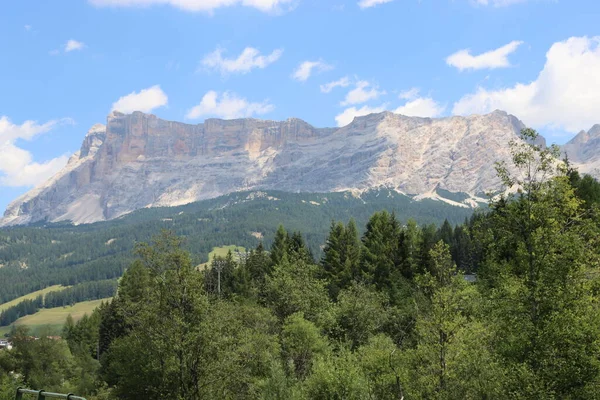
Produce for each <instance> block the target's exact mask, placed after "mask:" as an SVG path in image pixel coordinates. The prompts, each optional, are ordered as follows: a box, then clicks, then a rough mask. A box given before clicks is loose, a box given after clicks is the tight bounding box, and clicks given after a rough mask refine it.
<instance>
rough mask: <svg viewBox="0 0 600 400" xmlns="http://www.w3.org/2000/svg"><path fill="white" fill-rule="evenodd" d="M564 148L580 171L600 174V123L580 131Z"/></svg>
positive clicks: (595, 174)
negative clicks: (587, 129)
mask: <svg viewBox="0 0 600 400" xmlns="http://www.w3.org/2000/svg"><path fill="white" fill-rule="evenodd" d="M562 149H563V151H564V152H566V153H567V155H568V156H569V159H570V160H571V161H572V162H573V164H574V165H575V166H576V167H577V168H578V169H579V171H580V172H585V173H588V174H590V175H594V176H596V177H598V176H600V124H596V125H594V126H593V127H592V128H591V129H590V130H589V131H587V132H586V131H581V132H579V133H578V134H577V136H575V137H574V138H573V139H571V140H570V141H569V142H568V143H567V144H565V145H564V146H563V148H562Z"/></svg>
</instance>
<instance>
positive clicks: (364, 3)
mask: <svg viewBox="0 0 600 400" xmlns="http://www.w3.org/2000/svg"><path fill="white" fill-rule="evenodd" d="M392 1H394V0H360V1H359V2H358V6H359V7H360V8H362V9H365V8H370V7H375V6H376V5H379V4H385V3H390V2H392Z"/></svg>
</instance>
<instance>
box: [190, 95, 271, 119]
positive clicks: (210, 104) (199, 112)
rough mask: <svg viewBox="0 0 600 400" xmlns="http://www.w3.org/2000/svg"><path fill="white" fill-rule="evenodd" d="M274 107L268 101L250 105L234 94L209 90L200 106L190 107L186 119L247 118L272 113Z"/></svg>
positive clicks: (250, 103)
mask: <svg viewBox="0 0 600 400" xmlns="http://www.w3.org/2000/svg"><path fill="white" fill-rule="evenodd" d="M274 109H275V107H274V106H273V105H272V104H270V103H269V102H268V101H266V100H265V101H263V102H260V103H252V102H249V101H248V100H246V99H245V98H243V97H240V96H238V95H237V94H235V93H231V92H225V93H223V94H222V95H219V93H217V92H215V91H214V90H211V91H209V92H207V93H206V94H205V95H204V97H202V101H200V104H198V105H196V106H194V107H192V108H191V109H190V110H189V111H188V112H187V114H186V116H185V117H186V118H188V119H197V118H201V117H207V116H211V117H218V118H224V119H235V118H247V117H252V116H254V115H262V114H266V113H269V112H271V111H273V110H274Z"/></svg>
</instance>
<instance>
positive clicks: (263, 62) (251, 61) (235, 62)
mask: <svg viewBox="0 0 600 400" xmlns="http://www.w3.org/2000/svg"><path fill="white" fill-rule="evenodd" d="M223 53H224V50H223V49H217V50H215V51H213V52H212V53H210V54H208V55H206V56H205V57H204V59H203V60H202V65H203V66H204V67H205V68H207V69H209V70H215V71H219V72H220V73H221V74H223V75H227V74H233V73H239V74H246V73H248V72H250V71H251V70H253V69H254V68H266V67H267V66H268V65H269V64H272V63H274V62H275V61H277V60H278V59H279V57H281V54H283V50H282V49H276V50H273V52H272V53H271V54H269V55H266V56H263V55H261V54H260V51H258V50H257V49H255V48H253V47H246V48H245V49H244V51H242V53H241V54H240V55H239V56H238V57H237V58H223Z"/></svg>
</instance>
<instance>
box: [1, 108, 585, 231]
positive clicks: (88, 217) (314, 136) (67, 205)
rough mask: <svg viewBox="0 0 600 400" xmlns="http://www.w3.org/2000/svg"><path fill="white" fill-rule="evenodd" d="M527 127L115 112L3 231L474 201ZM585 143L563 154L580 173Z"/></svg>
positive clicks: (513, 121) (484, 119) (499, 115)
mask: <svg viewBox="0 0 600 400" xmlns="http://www.w3.org/2000/svg"><path fill="white" fill-rule="evenodd" d="M524 127H525V125H524V124H523V123H522V122H521V121H520V120H519V119H518V118H517V117H515V116H513V115H510V114H507V113H506V112H504V111H500V110H496V111H494V112H492V113H490V114H486V115H471V116H467V117H460V116H452V117H445V118H420V117H407V116H403V115H399V114H394V113H391V112H382V113H376V114H369V115H366V116H362V117H356V118H355V119H354V120H353V121H352V122H351V123H350V124H348V125H347V126H344V127H341V128H315V127H314V126H312V125H310V124H309V123H307V122H305V121H303V120H301V119H298V118H288V119H287V120H285V121H271V120H260V119H253V118H244V119H235V120H221V119H207V120H205V121H204V122H203V123H200V124H195V125H192V124H185V123H182V122H177V121H167V120H163V119H160V118H158V117H157V116H155V115H152V114H144V113H141V112H134V113H132V114H123V113H120V112H116V111H115V112H112V113H111V114H109V115H108V117H107V122H106V125H103V124H96V125H94V126H93V127H92V128H91V129H90V130H89V131H88V133H87V134H86V136H85V138H84V140H83V143H82V146H81V149H80V150H79V151H78V152H76V153H75V154H74V155H73V156H72V157H71V158H70V159H69V162H68V164H67V165H66V166H65V168H64V169H63V170H62V171H60V172H59V173H57V174H56V175H55V176H53V177H52V178H50V179H49V180H48V181H47V182H46V183H44V184H42V185H40V186H38V187H36V188H34V189H33V190H31V191H30V192H28V193H26V194H25V195H23V196H21V197H20V198H18V199H16V200H15V201H13V202H12V203H11V204H9V206H8V207H7V210H6V212H5V214H4V217H3V218H2V219H1V220H0V226H6V225H15V224H27V223H31V222H36V221H44V220H47V221H53V222H57V221H65V220H69V221H72V222H74V223H89V222H96V221H102V220H110V219H113V218H116V217H119V216H121V215H124V214H127V213H129V212H131V211H133V210H136V209H139V208H146V207H157V206H177V205H182V204H187V203H190V202H194V201H199V200H204V199H210V198H214V197H218V196H220V195H224V194H227V193H232V192H237V191H245V190H261V189H264V190H282V191H290V192H339V191H348V190H350V191H364V190H369V189H373V188H379V187H385V188H388V189H391V190H395V191H397V192H399V193H403V194H407V195H411V196H415V197H416V198H424V197H428V196H431V195H435V193H436V191H437V190H438V189H439V190H443V191H449V192H462V193H468V194H471V195H475V194H478V193H482V192H486V191H489V190H493V189H497V188H498V185H499V181H498V178H497V176H496V172H495V169H494V162H495V161H501V160H506V159H508V157H509V155H510V152H509V148H508V143H509V142H510V141H511V140H513V139H515V138H517V136H518V133H519V132H520V130H521V129H522V128H524ZM590 132H592V133H593V134H595V133H594V132H595V131H594V130H593V129H591V130H590ZM583 139H585V138H584V137H583V136H582V137H580V140H579V141H574V142H573V143H572V144H571V147H570V149H571V150H569V152H573V153H577V154H578V156H577V157H578V158H577V160H574V161H575V162H576V163H580V162H582V161H583V160H584V158H583V156H582V154H583V153H585V152H584V151H583V150H582V148H583V147H585V146H587V142H588V141H589V140H583ZM540 140H541V143H545V142H544V141H543V138H540ZM574 140H575V139H574Z"/></svg>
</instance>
